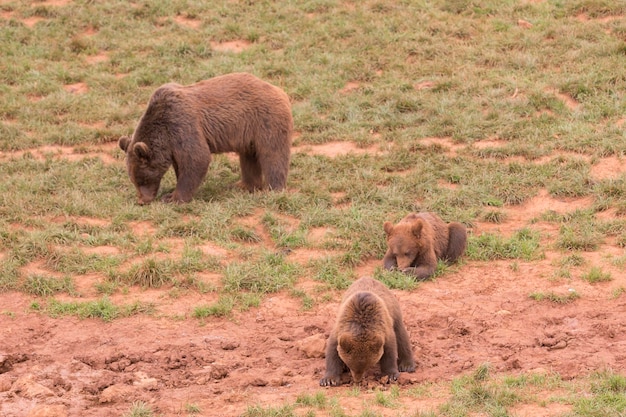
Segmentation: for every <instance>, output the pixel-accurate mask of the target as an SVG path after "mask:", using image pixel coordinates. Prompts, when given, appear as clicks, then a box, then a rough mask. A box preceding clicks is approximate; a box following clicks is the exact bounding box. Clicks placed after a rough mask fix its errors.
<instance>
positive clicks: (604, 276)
mask: <svg viewBox="0 0 626 417" xmlns="http://www.w3.org/2000/svg"><path fill="white" fill-rule="evenodd" d="M581 278H582V279H583V280H585V281H587V282H589V283H590V284H595V283H596V282H607V281H611V280H612V279H613V278H612V277H611V273H610V272H604V271H602V268H600V267H598V266H593V267H591V269H590V270H589V271H588V272H586V273H584V274H582V275H581Z"/></svg>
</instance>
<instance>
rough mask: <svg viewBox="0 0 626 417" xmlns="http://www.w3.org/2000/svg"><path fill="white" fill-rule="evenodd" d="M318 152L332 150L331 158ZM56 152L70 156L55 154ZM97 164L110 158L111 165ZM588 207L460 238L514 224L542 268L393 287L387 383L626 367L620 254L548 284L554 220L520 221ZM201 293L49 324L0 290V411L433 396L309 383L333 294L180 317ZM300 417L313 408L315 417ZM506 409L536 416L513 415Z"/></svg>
mask: <svg viewBox="0 0 626 417" xmlns="http://www.w3.org/2000/svg"><path fill="white" fill-rule="evenodd" d="M328 146H329V147H328V148H326V149H333V152H336V151H337V149H342V148H341V146H339V145H337V144H331V145H328ZM332 146H335V148H333V147H332ZM346 146H349V145H346ZM316 149H317V151H319V152H321V153H323V148H321V147H320V148H311V147H309V148H307V150H306V151H308V152H315V151H316ZM450 151H451V152H453V149H452V146H451V145H450ZM102 152H104V154H103V160H106V158H109V157H110V153H111V152H115V151H114V144H113V145H111V147H110V148H106V149H103V150H102ZM57 153H58V154H59V157H67V158H70V157H72V155H73V154H72V152H71V150H69V151H68V150H67V149H66V150H59V151H58V152H57ZM85 156H87V157H88V156H90V155H89V154H87V155H83V157H85ZM109 162H110V163H120V162H119V161H115V160H114V159H113V158H112V159H111V160H110V161H109ZM622 165H623V164H621V162H620V161H618V160H614V158H613V159H612V158H607V159H605V160H600V161H599V162H598V163H596V164H595V165H594V171H593V172H594V175H596V176H598V177H599V178H600V177H607V176H612V175H616V176H617V175H621V171H620V170H621V169H623V168H622ZM592 203H593V201H591V200H590V199H588V198H583V199H577V200H557V199H554V198H552V197H550V196H549V195H548V193H547V192H545V191H542V192H541V193H539V195H537V196H536V197H534V198H533V199H531V200H529V201H527V202H526V203H525V204H523V205H520V206H514V207H505V208H504V211H505V212H506V216H505V221H504V222H503V223H501V224H485V223H476V224H475V225H474V227H473V228H472V230H471V233H473V234H474V235H478V234H480V233H484V232H485V231H491V232H495V231H497V232H499V233H501V234H503V235H505V236H510V235H511V234H512V233H513V232H514V231H516V230H518V229H520V228H523V227H529V228H531V229H534V230H538V231H540V232H541V236H542V248H543V249H544V250H545V259H542V260H539V261H530V262H525V261H520V260H515V261H497V262H476V261H470V260H468V259H463V260H462V261H461V263H460V265H458V267H455V268H452V269H451V270H450V272H448V273H446V274H445V275H443V276H441V277H438V278H437V279H435V280H433V281H427V282H424V283H422V284H420V285H419V287H417V288H416V289H414V290H412V291H399V290H394V293H395V294H396V295H397V297H398V298H399V300H400V302H401V305H402V308H403V312H404V317H405V323H406V326H407V328H408V331H409V333H410V336H411V342H412V345H413V349H414V353H415V358H416V361H417V370H416V372H415V373H411V374H408V373H403V374H401V377H400V380H399V382H398V383H399V385H400V386H401V387H402V388H406V387H413V386H415V387H417V386H419V385H420V384H423V383H425V382H434V383H438V382H441V381H449V380H451V379H453V378H456V377H458V376H460V375H463V374H465V373H469V372H472V371H473V370H474V369H476V367H477V366H479V365H481V364H484V363H489V364H490V365H491V370H492V372H493V373H495V374H497V373H507V374H514V375H515V374H519V373H524V372H557V373H559V374H560V375H561V376H562V377H563V378H575V377H579V376H584V375H587V374H588V373H589V372H590V371H593V370H598V369H604V368H612V369H615V370H623V369H626V331H625V330H626V329H625V327H626V326H625V321H624V318H623V315H624V311H625V310H626V296H624V295H622V292H623V291H622V290H623V288H626V274H625V273H624V270H623V267H621V266H619V265H616V262H613V260H614V259H616V258H618V257H623V256H624V249H623V248H621V247H618V246H617V245H615V244H613V242H605V244H604V245H602V246H601V247H600V248H599V249H598V250H597V251H594V252H584V253H581V255H582V256H583V257H584V258H585V259H586V261H587V262H586V264H585V265H584V266H582V267H572V269H571V277H570V278H569V279H564V278H557V275H556V271H557V270H558V269H559V266H558V264H557V262H556V261H557V260H559V259H561V258H563V257H564V256H565V255H566V254H564V253H562V252H557V251H552V250H551V248H552V247H553V242H554V240H555V238H556V236H557V234H558V229H557V226H556V225H554V224H550V223H542V222H533V221H532V220H533V219H535V218H536V217H537V216H538V215H539V214H540V213H542V212H544V211H545V210H547V209H551V210H555V211H557V212H561V213H563V212H568V211H573V210H574V209H576V208H582V207H588V206H590V205H591V204H592ZM600 215H601V216H606V217H607V218H610V217H611V216H613V215H614V214H613V213H610V212H607V213H601V214H600ZM259 224H261V222H260V221H259ZM144 232H147V233H149V230H144ZM318 255H323V254H317V255H316V254H314V253H311V250H310V249H308V250H306V251H304V250H302V251H299V250H295V251H294V252H293V253H291V254H289V255H288V256H289V257H293V258H294V259H296V260H297V259H302V260H304V259H308V258H309V257H311V256H318ZM379 264H380V260H378V259H371V260H368V261H366V262H364V263H363V264H362V265H360V266H359V267H358V268H357V272H358V275H371V274H372V273H373V272H374V269H375V268H376V267H377V266H379ZM590 266H598V267H601V268H602V270H603V271H605V272H609V273H611V276H612V278H613V279H612V280H611V281H609V282H602V283H597V284H589V283H587V282H586V281H584V280H582V279H581V275H582V274H583V273H584V272H587V271H588V270H589V268H590ZM74 279H75V281H76V283H77V286H78V287H79V290H80V292H81V293H83V294H85V295H86V297H87V298H88V297H89V296H90V294H89V291H91V292H92V294H91V295H92V296H94V297H95V296H96V294H95V293H94V292H93V291H94V290H93V283H94V282H96V281H97V280H98V279H99V278H98V277H94V276H91V275H86V276H77V277H74ZM316 285H318V283H315V282H313V281H307V280H301V281H299V282H298V284H297V287H298V288H301V289H305V290H307V291H309V290H310V291H311V293H313V292H314V287H315V286H316ZM572 291H576V293H578V294H579V295H580V298H579V299H577V300H575V301H574V302H571V303H569V304H558V303H553V302H550V301H537V300H534V299H531V298H530V297H529V295H530V294H531V293H538V292H544V293H548V292H552V293H554V294H560V295H567V294H568V293H571V292H572ZM215 297H216V296H215V295H214V294H204V295H203V294H200V293H197V292H193V291H189V292H184V293H182V294H179V295H178V296H177V297H170V296H168V295H167V290H142V289H140V288H133V289H131V291H130V292H129V293H128V294H116V295H113V296H112V297H111V299H112V301H113V302H116V303H118V302H119V303H122V302H125V303H127V302H131V301H134V300H137V299H139V300H142V301H153V302H155V304H156V306H157V311H156V313H155V314H154V315H137V316H133V317H130V318H123V319H117V320H114V321H113V322H104V321H102V320H99V319H84V320H81V319H78V318H74V317H67V316H66V317H61V318H51V317H48V316H46V315H43V314H39V313H36V312H33V311H32V310H31V309H30V304H31V302H32V296H27V295H24V294H22V293H15V292H9V293H3V294H0V416H3V417H14V416H20V417H21V416H55V417H56V416H119V415H122V414H124V413H125V412H128V410H129V409H130V407H131V405H132V404H133V402H136V401H145V402H146V403H148V404H150V406H151V407H152V409H153V410H154V411H155V413H156V414H157V415H163V416H179V415H183V416H186V415H189V412H188V410H187V406H188V405H189V404H193V405H194V406H197V407H198V408H199V409H200V410H201V412H200V413H198V414H196V415H207V416H209V415H225V416H236V415H240V414H242V413H243V412H245V411H246V409H247V407H248V406H251V405H261V406H263V407H270V406H272V407H278V406H281V405H283V404H286V403H289V404H293V402H294V401H295V399H296V397H297V396H298V395H301V394H303V393H309V394H314V393H316V392H318V391H320V390H322V391H323V392H325V393H326V394H327V395H328V396H329V397H336V398H337V399H338V401H339V404H340V406H341V407H342V409H343V410H344V412H345V413H346V414H347V415H359V414H360V413H361V412H362V410H363V409H364V408H365V407H366V406H367V407H370V408H372V409H375V410H376V412H378V413H380V414H381V415H385V416H387V415H390V416H391V415H394V416H395V415H409V414H411V413H415V412H416V411H422V412H426V411H429V410H436V408H437V406H438V405H440V404H441V403H442V402H444V401H445V400H446V398H448V397H449V392H446V391H445V390H444V391H443V392H434V393H433V392H432V391H431V392H430V393H429V395H424V396H423V397H420V396H419V395H417V396H415V395H413V396H406V397H403V399H402V405H401V407H400V408H399V409H398V408H395V409H389V408H382V407H377V406H376V405H375V404H373V403H372V402H367V401H368V400H367V398H371V392H372V391H373V389H377V388H381V389H385V388H387V387H386V386H384V385H381V384H380V383H379V381H378V380H377V372H376V370H372V372H370V373H369V374H368V375H367V377H366V384H365V386H364V387H362V388H361V391H360V394H359V395H354V390H353V388H352V387H350V386H349V385H344V386H341V387H338V388H320V387H319V385H318V381H319V379H320V377H321V376H322V374H323V371H324V359H323V350H324V343H325V339H326V337H327V336H328V332H329V330H330V329H331V327H332V322H333V320H334V317H335V313H336V311H337V307H338V303H339V300H340V298H341V293H340V292H336V294H335V296H334V298H333V299H332V300H331V301H330V302H318V303H315V304H314V306H313V308H312V309H310V310H303V309H302V302H301V300H300V299H297V298H295V297H293V296H291V295H289V294H288V293H277V294H272V295H270V296H268V297H266V298H264V299H263V301H262V303H261V305H260V306H259V307H258V308H252V309H251V310H249V311H246V312H234V314H233V316H232V317H228V318H208V319H205V320H198V319H195V318H193V317H191V312H192V311H193V308H194V307H195V306H198V305H200V304H206V303H209V302H213V301H215V300H214V298H215ZM346 377H347V375H346ZM368 395H369V396H370V397H368ZM564 411H567V407H566V406H564V405H559V404H550V405H548V406H547V407H543V408H542V410H541V415H544V416H550V415H557V414H559V413H562V412H564ZM316 413H317V414H316V415H327V414H325V413H327V411H324V410H320V411H316ZM514 415H516V416H526V415H528V416H532V415H538V414H537V410H534V409H532V407H531V408H529V407H524V408H523V409H522V408H520V409H518V410H517V411H515V410H514Z"/></svg>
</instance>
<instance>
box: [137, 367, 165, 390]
mask: <svg viewBox="0 0 626 417" xmlns="http://www.w3.org/2000/svg"><path fill="white" fill-rule="evenodd" d="M133 385H134V386H136V387H137V388H142V389H146V390H150V391H153V390H156V389H157V388H158V385H159V381H158V380H157V379H156V378H150V377H149V376H148V375H147V374H146V373H145V372H141V371H139V372H135V380H134V381H133Z"/></svg>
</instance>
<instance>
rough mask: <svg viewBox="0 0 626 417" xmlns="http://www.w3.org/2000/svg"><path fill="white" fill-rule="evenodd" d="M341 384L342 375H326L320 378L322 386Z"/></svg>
mask: <svg viewBox="0 0 626 417" xmlns="http://www.w3.org/2000/svg"><path fill="white" fill-rule="evenodd" d="M339 385H341V376H340V375H335V376H325V377H324V378H322V379H320V386H322V387H336V386H339Z"/></svg>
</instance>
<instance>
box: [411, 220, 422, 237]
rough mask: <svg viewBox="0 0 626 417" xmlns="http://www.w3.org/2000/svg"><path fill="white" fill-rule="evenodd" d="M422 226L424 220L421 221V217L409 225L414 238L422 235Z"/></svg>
mask: <svg viewBox="0 0 626 417" xmlns="http://www.w3.org/2000/svg"><path fill="white" fill-rule="evenodd" d="M423 227H424V222H423V221H422V219H418V220H417V221H416V222H415V223H413V225H412V226H411V232H413V235H414V236H415V237H416V238H418V239H419V238H420V236H421V235H422V228H423Z"/></svg>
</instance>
